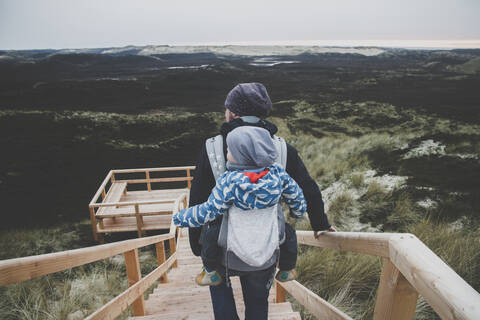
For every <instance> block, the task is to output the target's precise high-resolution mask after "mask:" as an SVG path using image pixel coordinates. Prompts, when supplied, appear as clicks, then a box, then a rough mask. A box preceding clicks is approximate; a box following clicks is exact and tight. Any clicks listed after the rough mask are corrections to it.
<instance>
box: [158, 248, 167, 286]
mask: <svg viewBox="0 0 480 320" xmlns="http://www.w3.org/2000/svg"><path fill="white" fill-rule="evenodd" d="M155 251H156V253H157V263H158V265H159V266H160V265H162V263H164V262H165V260H166V255H165V244H164V242H163V241H160V242H157V243H155ZM167 281H168V278H167V274H166V273H165V274H163V275H162V276H161V277H160V282H161V283H166V282H167Z"/></svg>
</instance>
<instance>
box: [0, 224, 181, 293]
mask: <svg viewBox="0 0 480 320" xmlns="http://www.w3.org/2000/svg"><path fill="white" fill-rule="evenodd" d="M174 236H175V234H170V233H169V234H162V235H159V236H152V237H146V238H139V239H132V240H125V241H120V242H115V243H109V244H102V245H98V246H92V247H88V248H81V249H74V250H68V251H62V252H55V253H47V254H42V255H38V256H30V257H23V258H16V259H9V260H3V261H0V286H6V285H9V284H12V283H16V282H21V281H25V280H29V279H33V278H36V277H40V276H44V275H47V274H51V273H55V272H59V271H63V270H67V269H71V268H73V267H78V266H81V265H84V264H87V263H91V262H94V261H98V260H101V259H105V258H108V257H111V256H115V255H117V254H121V253H124V252H126V251H129V250H133V249H137V248H140V247H144V246H148V245H150V244H155V243H157V242H160V241H164V240H169V239H171V238H173V237H174Z"/></svg>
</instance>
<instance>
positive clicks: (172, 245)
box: [168, 236, 178, 268]
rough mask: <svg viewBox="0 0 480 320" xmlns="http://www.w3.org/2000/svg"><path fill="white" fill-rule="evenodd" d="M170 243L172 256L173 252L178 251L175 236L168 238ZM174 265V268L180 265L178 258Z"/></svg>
mask: <svg viewBox="0 0 480 320" xmlns="http://www.w3.org/2000/svg"><path fill="white" fill-rule="evenodd" d="M168 243H169V244H170V256H171V255H172V254H174V253H175V251H177V242H176V241H175V236H174V237H173V238H170V239H169V240H168ZM172 267H174V268H176V267H178V262H177V260H175V262H174V263H173V265H172Z"/></svg>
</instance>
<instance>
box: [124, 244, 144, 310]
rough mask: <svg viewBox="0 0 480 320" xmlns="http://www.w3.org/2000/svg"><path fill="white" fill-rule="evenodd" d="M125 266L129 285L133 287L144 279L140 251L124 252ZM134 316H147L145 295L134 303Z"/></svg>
mask: <svg viewBox="0 0 480 320" xmlns="http://www.w3.org/2000/svg"><path fill="white" fill-rule="evenodd" d="M123 255H124V256H125V266H126V268H127V278H128V285H129V286H130V287H131V286H133V285H134V284H135V283H137V282H138V281H140V279H142V273H141V270H140V260H139V259H138V249H133V250H130V251H127V252H124V253H123ZM133 315H135V316H144V315H145V301H144V299H143V294H141V295H140V296H139V297H138V298H137V299H136V300H135V301H133Z"/></svg>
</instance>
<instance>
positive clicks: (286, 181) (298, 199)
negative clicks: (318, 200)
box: [281, 169, 307, 218]
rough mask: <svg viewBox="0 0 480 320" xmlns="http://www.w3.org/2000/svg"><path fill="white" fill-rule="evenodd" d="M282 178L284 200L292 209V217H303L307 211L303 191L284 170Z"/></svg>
mask: <svg viewBox="0 0 480 320" xmlns="http://www.w3.org/2000/svg"><path fill="white" fill-rule="evenodd" d="M282 171H283V172H282V173H281V177H282V183H283V192H282V198H283V200H285V202H286V203H287V205H288V206H289V207H290V215H291V216H292V217H294V218H301V217H303V215H304V213H305V211H307V203H306V201H305V197H304V196H303V192H302V189H300V187H299V186H298V184H297V183H296V182H295V180H293V179H292V178H291V177H290V176H289V175H288V173H286V172H285V171H284V170H283V169H282Z"/></svg>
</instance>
